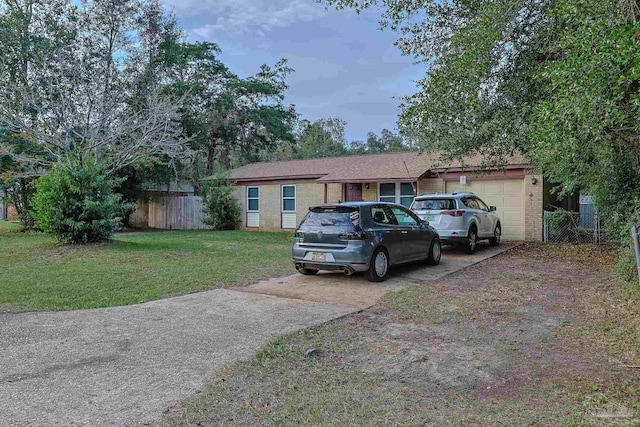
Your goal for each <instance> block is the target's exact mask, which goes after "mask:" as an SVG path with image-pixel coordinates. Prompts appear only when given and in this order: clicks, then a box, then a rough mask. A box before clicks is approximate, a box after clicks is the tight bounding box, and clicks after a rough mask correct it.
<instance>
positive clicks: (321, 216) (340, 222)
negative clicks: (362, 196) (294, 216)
mask: <svg viewBox="0 0 640 427" xmlns="http://www.w3.org/2000/svg"><path fill="white" fill-rule="evenodd" d="M302 226H305V227H359V226H360V210H359V209H358V208H354V207H347V206H331V207H325V206H322V207H315V208H312V209H311V210H310V211H309V213H308V214H307V216H306V217H305V218H304V220H303V221H302V223H301V224H300V227H302Z"/></svg>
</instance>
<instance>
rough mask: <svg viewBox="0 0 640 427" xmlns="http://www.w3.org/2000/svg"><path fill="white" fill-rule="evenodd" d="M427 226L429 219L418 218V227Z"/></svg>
mask: <svg viewBox="0 0 640 427" xmlns="http://www.w3.org/2000/svg"><path fill="white" fill-rule="evenodd" d="M428 226H429V221H427V220H426V219H421V220H420V227H422V228H425V227H428Z"/></svg>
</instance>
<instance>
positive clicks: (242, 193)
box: [233, 183, 342, 231]
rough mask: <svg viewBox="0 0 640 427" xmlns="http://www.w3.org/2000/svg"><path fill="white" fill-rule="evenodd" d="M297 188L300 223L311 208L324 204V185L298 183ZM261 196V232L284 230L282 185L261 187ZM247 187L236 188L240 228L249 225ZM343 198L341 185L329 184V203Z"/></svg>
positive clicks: (297, 209)
mask: <svg viewBox="0 0 640 427" xmlns="http://www.w3.org/2000/svg"><path fill="white" fill-rule="evenodd" d="M295 186H296V222H297V223H300V221H302V219H303V218H304V217H305V215H306V214H307V212H308V211H309V206H314V205H318V204H321V203H323V202H324V184H317V183H297V184H295ZM259 188H260V190H259V194H260V228H259V230H261V231H269V230H274V231H275V230H282V228H281V226H282V185H281V184H267V185H260V186H259ZM246 192H247V187H246V186H244V185H242V186H238V187H236V189H235V190H234V192H233V197H234V198H235V199H236V200H238V202H239V205H240V208H241V212H242V216H241V218H242V223H241V224H240V228H242V229H245V228H246V225H247V212H246V198H247V193H246ZM341 197H342V185H341V184H327V201H328V202H337V201H338V200H340V198H341Z"/></svg>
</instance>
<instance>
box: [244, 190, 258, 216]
mask: <svg viewBox="0 0 640 427" xmlns="http://www.w3.org/2000/svg"><path fill="white" fill-rule="evenodd" d="M252 188H255V189H257V190H258V197H249V190H250V189H252ZM246 196H247V212H260V187H258V186H251V187H247V194H246ZM249 200H257V201H258V209H250V208H249Z"/></svg>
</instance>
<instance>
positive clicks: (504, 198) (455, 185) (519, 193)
mask: <svg viewBox="0 0 640 427" xmlns="http://www.w3.org/2000/svg"><path fill="white" fill-rule="evenodd" d="M446 189H447V192H449V193H453V192H461V191H471V192H473V193H475V194H476V195H477V196H478V197H480V198H481V199H482V200H483V201H484V202H485V203H486V204H487V205H489V206H495V207H496V208H497V214H498V215H499V216H500V223H501V224H502V238H503V239H504V240H524V180H523V179H496V180H489V181H471V180H469V178H467V184H466V185H461V184H460V183H459V182H457V181H447V183H446Z"/></svg>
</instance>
